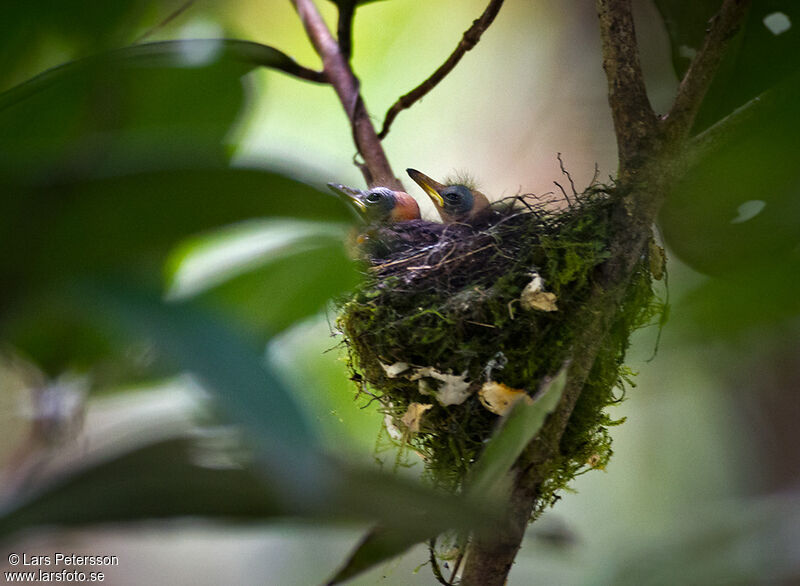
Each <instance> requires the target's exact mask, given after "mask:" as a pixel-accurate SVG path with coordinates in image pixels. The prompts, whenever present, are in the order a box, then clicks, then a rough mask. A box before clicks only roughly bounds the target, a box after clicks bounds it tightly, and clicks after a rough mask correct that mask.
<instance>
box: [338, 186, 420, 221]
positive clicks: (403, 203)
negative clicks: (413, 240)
mask: <svg viewBox="0 0 800 586" xmlns="http://www.w3.org/2000/svg"><path fill="white" fill-rule="evenodd" d="M328 187H330V188H331V190H332V191H333V192H334V193H336V195H338V196H340V197H343V198H344V199H345V201H346V202H347V203H349V204H350V205H351V206H352V207H353V208H354V209H355V210H356V212H357V213H358V215H359V216H360V217H361V218H362V219H363V220H364V221H365V222H366V223H367V224H391V223H394V222H406V221H408V220H416V219H418V218H419V217H420V214H419V205H417V201H416V200H415V199H414V198H413V197H411V196H410V195H408V194H407V193H406V192H405V191H394V190H392V189H389V188H388V187H373V188H372V189H368V190H366V191H364V190H362V189H355V188H353V187H347V186H346V185H341V184H339V183H328Z"/></svg>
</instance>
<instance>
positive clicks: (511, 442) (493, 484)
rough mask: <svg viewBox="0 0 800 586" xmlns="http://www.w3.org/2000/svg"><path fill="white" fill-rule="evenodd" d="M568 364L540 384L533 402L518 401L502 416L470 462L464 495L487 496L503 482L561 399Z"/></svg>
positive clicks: (565, 382)
mask: <svg viewBox="0 0 800 586" xmlns="http://www.w3.org/2000/svg"><path fill="white" fill-rule="evenodd" d="M568 367H569V364H568V363H567V364H565V365H564V366H562V367H561V370H559V371H558V373H557V374H556V375H555V377H553V379H552V380H550V381H548V382H547V383H545V384H544V385H543V388H542V391H541V395H540V396H539V397H538V398H537V399H536V400H534V402H533V403H531V404H528V403H526V402H524V401H519V402H518V403H517V404H516V405H515V406H514V408H513V409H512V411H511V413H509V414H508V415H507V416H506V418H505V420H504V421H503V424H502V426H501V427H500V429H498V430H497V432H496V433H495V434H494V435H493V436H492V439H491V440H489V443H488V444H487V445H486V448H485V449H484V451H483V453H482V454H481V456H480V458H478V461H477V462H475V464H474V465H473V467H472V470H471V472H470V475H469V478H468V479H467V489H466V492H467V494H470V495H474V496H477V497H481V498H488V497H491V496H492V495H493V494H494V492H495V489H496V488H497V487H499V486H500V485H501V484H502V483H503V481H504V479H505V477H506V474H507V473H508V471H509V470H511V467H512V466H513V465H514V462H516V461H517V458H518V457H519V455H520V454H521V453H522V451H523V450H524V449H525V446H527V445H528V444H529V443H530V441H531V440H532V439H533V438H534V437H536V434H537V433H539V430H540V429H541V428H542V426H543V425H544V422H545V420H546V419H547V416H548V415H549V414H550V413H552V412H553V410H554V409H555V408H556V406H557V405H558V402H559V401H560V400H561V395H562V393H563V392H564V387H565V386H566V384H567V369H568Z"/></svg>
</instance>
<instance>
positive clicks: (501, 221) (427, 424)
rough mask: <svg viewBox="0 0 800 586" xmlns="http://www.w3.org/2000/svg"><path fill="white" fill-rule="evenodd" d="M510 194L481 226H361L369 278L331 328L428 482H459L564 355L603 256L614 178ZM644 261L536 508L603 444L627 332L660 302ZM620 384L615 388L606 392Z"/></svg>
mask: <svg viewBox="0 0 800 586" xmlns="http://www.w3.org/2000/svg"><path fill="white" fill-rule="evenodd" d="M552 203H553V202H552V201H545V200H542V199H540V198H536V197H533V196H518V197H514V198H509V199H507V200H504V201H503V202H500V203H499V204H495V206H494V208H495V213H494V214H493V215H492V217H490V218H489V219H487V220H486V221H485V222H484V223H483V224H482V225H480V226H470V225H465V224H447V225H442V224H436V223H432V222H427V221H424V220H413V221H410V222H402V223H399V224H394V225H391V226H384V227H380V228H375V229H373V230H371V231H367V232H366V233H364V234H363V235H362V238H361V241H362V245H363V250H365V251H366V253H365V254H366V256H367V257H368V259H367V266H366V270H365V272H366V279H365V281H364V282H363V284H362V285H361V286H360V287H359V288H358V290H356V291H355V292H354V293H353V294H352V296H351V297H350V298H348V299H347V300H346V301H344V302H343V303H342V306H341V313H340V317H339V321H338V324H339V327H340V329H341V330H342V331H343V333H344V335H345V339H346V344H347V348H348V351H349V365H350V368H351V369H352V375H353V376H352V379H353V380H354V381H356V383H357V385H358V387H359V391H360V392H363V393H366V394H368V395H369V396H371V397H374V398H376V399H377V401H378V402H379V405H380V409H381V411H382V412H383V413H384V414H385V425H386V429H387V431H388V433H389V435H390V436H391V437H392V438H393V439H394V440H396V441H398V442H400V443H401V444H403V445H404V446H409V447H410V448H411V449H412V450H414V451H416V452H417V453H419V454H420V455H421V456H422V458H423V460H424V462H425V466H426V471H427V472H428V474H429V476H430V477H431V479H432V480H433V481H434V483H435V484H437V485H439V486H444V487H446V488H448V489H451V490H454V491H456V490H458V489H459V487H460V486H461V484H462V481H463V480H464V478H465V476H466V474H467V472H468V471H469V469H470V466H471V465H472V463H473V462H475V460H476V458H477V457H478V456H479V455H480V453H481V451H482V449H483V447H484V446H485V442H486V440H487V439H488V438H489V437H490V436H491V434H492V432H493V430H494V429H495V428H496V426H497V423H498V421H499V420H500V418H501V417H502V416H503V415H504V414H505V413H506V412H507V411H508V409H509V408H510V406H511V405H512V404H513V403H514V402H515V401H517V400H527V401H530V400H532V399H531V397H532V396H533V395H534V394H535V392H536V391H537V389H538V388H539V387H540V384H541V382H542V381H543V380H545V379H546V377H548V376H551V375H553V374H554V373H556V372H557V371H558V370H559V368H560V367H561V365H562V364H563V363H564V361H565V360H566V359H568V358H569V356H570V352H571V348H572V342H573V340H574V338H575V335H576V333H577V331H578V328H580V327H581V321H580V320H579V319H576V318H578V317H579V316H581V315H582V311H583V309H584V307H585V304H586V302H587V300H588V299H589V298H590V296H591V294H592V289H593V286H594V276H595V274H596V271H597V269H598V267H600V265H602V263H603V262H604V261H605V260H606V259H607V258H608V257H609V252H608V248H607V242H608V241H609V238H610V236H611V234H610V230H611V226H612V224H611V222H610V215H611V210H612V207H613V206H614V205H615V197H614V192H613V189H608V188H605V187H598V186H595V187H592V188H590V189H588V190H587V191H586V192H584V193H583V194H579V195H577V196H575V197H574V198H572V199H571V200H570V201H569V206H568V207H567V208H566V209H563V210H561V211H553V206H552ZM651 281H652V274H651V267H650V263H649V262H648V259H646V258H642V259H641V261H640V262H639V263H638V265H637V268H636V271H635V274H634V278H633V280H632V281H631V283H630V286H629V290H628V291H627V294H626V296H625V301H624V302H623V307H622V311H621V312H620V314H619V318H618V320H617V322H616V323H615V324H614V326H613V328H612V332H611V335H610V337H609V340H608V341H607V343H605V344H604V345H603V349H602V350H601V352H600V354H599V356H598V357H597V360H596V362H595V365H594V367H593V369H592V371H591V373H590V375H589V377H588V379H587V381H586V383H585V388H584V390H583V392H582V394H581V396H580V399H579V401H578V403H577V405H576V407H575V410H574V412H573V416H572V418H571V419H570V423H569V426H568V428H567V429H566V432H565V434H564V436H563V439H562V442H561V451H560V452H561V453H560V456H559V458H558V460H557V461H556V462H554V464H553V469H552V470H551V471H549V479H548V481H547V482H546V484H545V487H544V488H545V490H544V498H543V499H542V500H541V502H542V506H544V505H546V504H548V503H549V502H552V500H553V499H554V498H555V497H554V494H555V491H556V490H557V489H559V488H561V487H563V486H565V485H566V484H567V483H568V482H569V480H570V479H571V478H573V477H574V476H575V475H576V474H577V473H579V472H581V471H583V470H585V469H587V468H602V467H604V466H605V464H606V462H607V461H608V459H609V457H610V455H611V441H610V437H609V434H608V427H609V426H611V425H614V424H616V423H619V422H618V421H614V420H613V419H612V418H611V417H610V416H609V415H608V414H607V413H606V407H608V406H609V405H612V404H614V403H617V402H618V401H619V400H620V397H621V395H622V391H621V389H623V388H624V385H625V383H626V381H628V380H629V374H630V371H629V370H628V369H627V368H626V367H625V366H624V365H623V358H624V354H625V350H626V348H627V346H628V338H629V335H630V333H631V331H632V330H633V329H635V328H637V327H640V326H642V325H644V324H645V323H647V322H648V321H649V320H651V318H652V317H653V316H654V315H655V314H656V313H657V312H658V304H656V303H655V301H654V295H653V292H652V287H651ZM615 389H619V391H617V390H615Z"/></svg>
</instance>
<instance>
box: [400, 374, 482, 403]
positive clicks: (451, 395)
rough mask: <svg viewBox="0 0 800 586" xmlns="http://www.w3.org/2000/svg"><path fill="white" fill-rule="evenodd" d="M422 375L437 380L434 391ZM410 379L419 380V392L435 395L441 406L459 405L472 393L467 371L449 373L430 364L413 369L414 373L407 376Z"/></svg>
mask: <svg viewBox="0 0 800 586" xmlns="http://www.w3.org/2000/svg"><path fill="white" fill-rule="evenodd" d="M423 377H427V378H432V379H434V380H437V381H439V382H440V383H441V384H439V388H438V389H437V390H436V391H434V390H433V388H432V387H431V385H430V384H428V382H427V381H425V380H422V379H423ZM409 378H410V379H411V380H419V392H420V393H422V394H423V395H435V396H436V400H437V401H439V404H440V405H442V407H447V406H448V405H460V404H461V403H463V402H464V401H466V400H467V397H469V396H470V395H471V394H472V391H471V390H470V382H469V381H468V380H467V373H466V372H463V373H461V374H450V373H444V372H440V371H438V370H436V369H435V368H433V367H432V366H424V367H422V368H417V369H415V370H414V374H412V375H411V376H410V377H409Z"/></svg>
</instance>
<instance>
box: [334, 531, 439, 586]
mask: <svg viewBox="0 0 800 586" xmlns="http://www.w3.org/2000/svg"><path fill="white" fill-rule="evenodd" d="M429 537H430V536H429V535H427V536H426V535H421V534H419V533H417V532H406V531H399V530H398V529H397V528H389V529H387V528H385V527H375V528H374V529H372V530H370V531H369V533H367V534H366V535H365V536H364V538H363V539H362V540H361V542H360V543H359V544H358V545H357V546H356V548H355V549H354V550H353V552H352V553H351V554H350V556H349V557H348V558H347V560H346V561H345V563H344V565H343V566H342V567H341V569H339V570H338V571H337V572H336V574H334V575H333V577H332V578H331V579H330V580H328V582H327V583H328V585H329V586H333V585H334V584H341V583H343V582H346V581H347V580H350V579H351V578H354V577H356V576H358V575H359V574H361V573H363V572H366V571H367V570H369V569H371V568H374V567H375V566H377V565H378V564H380V563H383V562H385V561H387V560H390V559H392V558H394V557H397V556H398V555H401V554H402V553H403V552H405V551H406V550H408V549H409V548H410V547H412V546H414V545H416V544H417V543H420V542H421V541H424V540H425V539H427V538H429Z"/></svg>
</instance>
